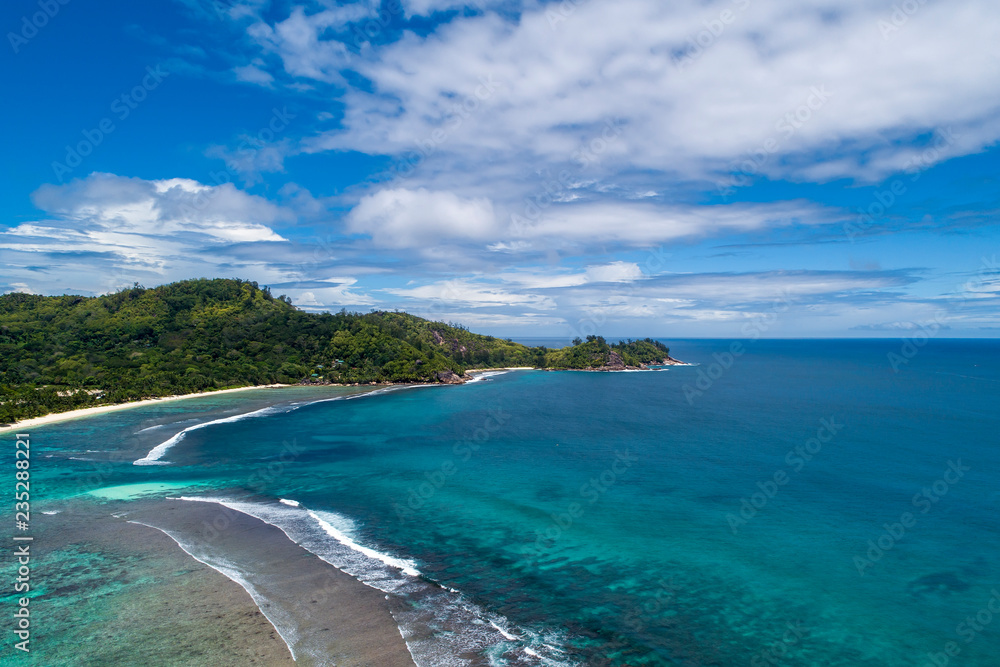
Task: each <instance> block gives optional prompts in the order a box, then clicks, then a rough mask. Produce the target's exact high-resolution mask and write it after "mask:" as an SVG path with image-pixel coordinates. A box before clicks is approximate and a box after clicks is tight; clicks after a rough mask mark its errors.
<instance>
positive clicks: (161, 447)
mask: <svg viewBox="0 0 1000 667" xmlns="http://www.w3.org/2000/svg"><path fill="white" fill-rule="evenodd" d="M436 386H441V385H399V386H392V387H383V388H382V389H376V390H374V391H367V392H363V393H359V394H351V395H349V396H334V397H331V398H320V399H317V400H315V401H306V402H298V403H290V404H287V405H280V406H279V405H272V406H268V407H266V408H261V409H260V410H254V411H253V412H245V413H243V414H239V415H233V416H231V417H223V418H221V419H213V420H211V421H207V422H203V423H201V424H195V425H193V426H188V427H187V428H185V429H183V430H182V431H178V432H177V433H175V434H174V435H173V437H171V438H170V439H168V440H164V441H163V442H161V443H160V444H158V445H157V446H156V447H153V449H151V450H150V451H149V453H148V454H146V455H145V456H144V457H142V458H141V459H137V460H135V461H133V462H132V465H137V466H162V465H169V462H167V461H161V460H160V459H162V458H163V456H164V455H165V454H166V453H167V451H169V450H170V448H171V447H173V446H174V445H176V444H177V443H178V442H180V441H181V440H183V439H184V438H185V436H187V434H188V433H190V432H191V431H197V430H198V429H201V428H206V427H209V426H215V425H216V424H231V423H234V422H238V421H242V420H244V419H253V418H255V417H266V416H268V415H274V414H280V413H284V412H291V411H292V410H298V409H299V408H302V407H305V406H307V405H316V404H317V403H329V402H330V401H349V400H352V399H356V398H365V397H368V396H378V395H381V394H385V393H388V392H390V391H399V390H402V389H416V388H417V387H436ZM152 428H160V427H159V426H153V427H150V429H152ZM143 430H144V431H145V430H149V429H143ZM139 432H140V433H141V431H139Z"/></svg>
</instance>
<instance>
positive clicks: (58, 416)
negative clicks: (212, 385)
mask: <svg viewBox="0 0 1000 667" xmlns="http://www.w3.org/2000/svg"><path fill="white" fill-rule="evenodd" d="M668 359H669V361H668V363H667V365H670V366H675V365H676V366H690V365H691V364H688V363H685V362H683V361H678V360H677V359H671V358H669V357H668ZM538 370H542V371H572V370H580V371H591V372H593V371H598V372H608V371H616V370H631V369H630V368H628V367H626V368H621V369H619V368H538V367H536V366H510V367H507V368H470V369H468V370H466V371H465V376H475V375H476V374H478V373H495V372H498V371H538ZM465 382H466V381H465V380H463V381H462V382H458V383H455V384H465ZM400 384H412V385H413V386H417V385H420V384H428V385H433V384H438V383H434V382H429V383H419V382H418V383H400ZM440 384H449V383H445V382H442V383H440ZM308 386H327V387H364V386H370V387H373V388H375V387H389V386H396V383H392V382H384V383H377V382H375V383H371V384H342V383H334V382H328V383H324V382H306V383H299V384H261V385H248V386H246V387H233V388H231V389H216V390H214V391H199V392H194V393H191V394H174V395H171V396H159V397H156V398H144V399H142V400H139V401H129V402H127V403H114V404H111V405H95V406H92V407H89V408H79V409H77V410H69V411H67V412H50V413H49V414H46V415H42V416H41V417H31V418H30V419H24V420H22V421H19V422H14V423H12V424H10V425H0V433H13V432H15V431H20V430H22V429H29V428H34V427H36V426H45V425H47V424H54V423H56V422H61V421H68V420H70V419H79V418H82V417H92V416H94V415H103V414H106V413H109V412H117V411H118V410H128V409H130V408H137V407H141V406H144V405H156V404H157V403H163V402H167V401H181V400H184V399H188V398H198V397H204V396H214V395H217V394H231V393H235V392H238V391H249V390H250V389H284V388H287V387H308Z"/></svg>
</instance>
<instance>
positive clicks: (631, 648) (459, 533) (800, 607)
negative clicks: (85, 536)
mask: <svg viewBox="0 0 1000 667" xmlns="http://www.w3.org/2000/svg"><path fill="white" fill-rule="evenodd" d="M671 348H672V352H671V354H672V355H673V356H675V357H678V358H680V359H684V360H685V361H690V362H694V363H696V364H699V365H695V366H688V367H672V368H670V369H668V370H666V371H662V372H648V373H622V374H604V373H558V372H540V371H517V372H511V373H507V374H503V375H494V376H492V377H489V378H487V379H485V380H482V381H479V382H476V383H472V384H469V385H465V386H455V387H431V388H420V389H408V390H396V391H391V392H384V393H380V394H379V395H369V396H365V397H359V398H357V399H356V400H334V401H324V402H312V401H315V400H316V399H318V398H330V397H340V396H342V395H344V394H346V393H347V392H346V390H337V389H334V388H326V389H322V390H321V389H317V388H302V389H299V388H295V389H291V390H284V391H289V392H293V393H294V395H293V394H292V393H289V394H288V397H289V398H288V399H287V401H283V405H282V406H281V407H280V408H279V409H274V410H271V411H269V412H268V413H266V414H263V415H261V416H257V417H254V418H247V419H241V420H229V421H225V422H220V423H216V424H213V425H211V426H207V427H204V428H198V429H193V430H187V431H186V432H185V433H184V436H183V437H182V438H179V439H177V440H176V441H175V442H174V443H173V444H172V445H171V446H170V447H169V449H167V450H166V451H165V452H164V454H163V456H162V457H161V459H160V462H162V463H164V465H149V466H136V465H133V464H132V463H133V461H135V460H138V459H142V458H144V457H145V456H147V455H148V454H149V452H150V451H152V450H154V448H156V447H157V446H158V445H160V444H162V443H165V442H168V441H169V440H171V439H172V438H174V436H175V435H177V434H178V433H180V432H181V431H183V430H184V429H190V427H191V426H195V425H199V424H203V423H206V422H208V421H213V420H218V419H222V418H227V417H232V416H234V415H237V414H243V413H250V412H253V411H254V410H259V409H261V408H263V407H267V406H268V405H270V404H272V403H274V402H275V400H274V396H275V394H273V393H271V394H267V395H265V394H263V393H261V394H260V395H257V394H256V392H247V393H248V394H250V395H230V396H228V397H226V396H219V397H214V398H213V397H209V398H204V399H193V400H190V401H183V402H176V403H172V404H164V405H162V406H151V407H143V408H137V409H135V410H130V411H123V412H118V413H113V414H109V415H104V416H100V417H93V418H88V419H85V420H78V421H74V422H68V423H64V424H54V425H50V426H46V427H40V428H38V429H35V430H34V431H33V432H32V436H33V441H32V450H33V455H34V456H35V457H37V460H36V461H35V462H34V465H35V467H34V468H33V475H36V476H34V477H33V480H35V479H37V480H38V487H37V491H36V494H37V495H35V494H33V499H34V501H35V509H36V511H40V510H50V511H56V510H66V509H67V508H69V510H70V511H72V507H73V504H74V503H76V502H83V501H82V500H79V499H78V498H82V497H83V496H80V495H79V494H86V497H87V498H90V500H88V501H87V502H95V501H99V500H101V499H105V500H106V499H110V498H114V499H128V498H135V497H137V496H138V495H139V494H142V496H143V497H145V498H148V497H149V495H148V494H149V493H152V494H154V495H155V494H157V493H159V494H162V495H169V496H185V497H203V498H204V497H214V498H217V499H219V498H221V499H224V500H226V501H227V502H229V503H230V504H234V503H247V504H246V505H234V506H236V507H241V508H242V509H243V510H245V511H247V513H250V514H253V515H255V516H258V517H259V518H263V519H265V520H267V521H268V522H270V523H274V524H275V525H279V526H280V527H282V528H283V529H284V530H285V532H286V533H287V534H288V535H289V536H290V537H292V539H294V540H296V541H297V542H299V543H300V544H302V545H303V546H305V547H306V548H307V549H309V550H310V551H313V552H314V553H316V554H317V555H319V556H320V557H322V558H324V559H325V560H328V561H329V562H331V563H333V564H335V565H337V566H338V567H340V568H341V569H343V570H345V571H347V572H349V573H350V574H352V575H354V576H356V577H358V578H360V579H362V580H363V581H366V583H369V584H370V585H373V586H376V587H378V588H380V589H381V590H384V591H387V592H389V593H391V594H393V595H398V596H401V597H402V598H403V600H404V601H405V602H406V604H405V605H404V608H403V611H401V612H400V613H399V614H397V621H399V623H400V624H401V626H402V627H403V632H404V636H405V637H407V638H408V639H409V642H410V647H411V651H412V652H413V654H414V656H415V657H416V658H417V660H418V662H420V663H421V664H423V665H438V664H456V665H459V664H473V663H478V664H498V665H501V664H510V665H515V664H516V665H520V664H559V663H561V664H574V663H576V664H588V665H726V666H728V665H746V664H751V665H766V664H782V665H819V664H823V665H923V664H925V663H928V662H929V661H930V655H932V654H937V653H939V652H942V651H944V650H945V647H946V645H947V644H948V643H949V642H955V644H956V646H957V647H959V648H960V649H961V654H960V658H958V659H956V662H957V660H961V663H960V664H963V665H977V666H978V665H983V666H985V665H994V664H995V656H996V655H1000V625H996V626H994V625H992V624H991V623H992V621H993V619H992V614H991V618H990V623H983V622H982V621H983V620H985V618H986V617H985V615H983V616H981V617H980V621H979V622H978V624H974V625H972V626H970V625H968V624H966V625H962V623H963V621H964V620H965V619H966V618H967V617H969V616H970V615H972V616H973V617H974V616H975V615H976V614H977V612H979V611H980V610H983V609H988V604H989V602H990V601H991V599H992V598H993V596H994V595H995V593H994V589H996V588H998V585H1000V577H998V572H997V565H996V559H995V554H996V553H997V552H998V548H1000V522H998V520H997V515H996V504H997V500H998V499H1000V465H998V464H1000V461H998V458H1000V454H998V448H997V444H998V443H997V439H998V436H997V433H998V432H1000V430H998V426H1000V417H998V416H997V409H996V407H997V405H998V404H1000V401H998V399H1000V354H998V352H1000V344H997V343H996V342H985V341H946V340H938V341H932V342H931V343H930V344H928V345H927V346H926V347H924V348H922V349H921V350H920V351H919V352H918V354H917V355H916V356H915V357H913V358H912V360H910V361H909V363H907V364H905V365H903V366H901V367H900V368H899V370H898V372H895V371H894V370H893V368H892V367H891V365H890V362H889V360H888V358H887V355H888V354H889V353H896V354H899V352H900V342H899V341H756V342H754V341H744V342H743V348H742V349H743V350H744V351H743V353H742V354H740V355H738V356H733V357H732V358H730V357H729V356H727V352H728V350H729V349H730V342H729V341H673V342H671ZM319 391H325V392H327V393H325V394H323V395H322V396H320V395H319V394H318V393H317V392H319ZM295 392H297V393H295ZM310 392H313V393H310ZM292 403H297V404H298V405H292ZM46 455H49V456H50V458H44V457H45V456H46ZM81 459H91V460H81ZM156 485H168V486H165V487H158V486H156ZM921 494H923V495H921ZM279 499H285V500H291V501H297V502H298V503H300V506H298V507H295V506H293V505H292V504H289V503H285V504H282V503H279V502H278V500H279ZM741 512H742V513H741ZM907 515H909V517H910V518H908V519H907V518H906V517H907ZM36 520H37V521H44V517H36ZM904 523H905V524H907V525H906V526H904V525H903V524H904ZM897 524H899V525H897ZM212 530H213V527H212V526H206V527H205V531H204V538H205V539H210V538H211V531H212ZM869 541H871V543H870V542H869ZM54 567H55V568H56V569H57V570H58V569H59V567H60V566H58V565H54ZM411 568H412V569H414V570H417V571H419V575H418V576H413V573H412V571H410V570H411ZM995 605H996V603H994V606H995ZM987 613H989V612H987ZM974 628H979V629H978V630H975V629H974ZM931 664H932V663H931Z"/></svg>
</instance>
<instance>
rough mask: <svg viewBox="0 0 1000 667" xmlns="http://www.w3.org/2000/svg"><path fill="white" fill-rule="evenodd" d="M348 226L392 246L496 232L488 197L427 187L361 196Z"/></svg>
mask: <svg viewBox="0 0 1000 667" xmlns="http://www.w3.org/2000/svg"><path fill="white" fill-rule="evenodd" d="M347 225H348V230H349V231H351V232H353V233H357V234H368V235H370V236H371V237H372V239H373V240H374V241H375V243H376V244H377V245H379V246H382V247H388V248H405V247H420V246H423V245H437V244H439V243H441V242H442V241H443V240H456V239H458V240H483V239H487V238H490V237H491V235H492V234H494V233H495V232H496V218H495V216H494V214H493V205H492V203H490V201H489V200H487V199H463V198H461V197H458V196H457V195H455V194H453V193H450V192H432V191H429V190H426V189H423V188H420V189H418V190H407V189H404V188H397V189H388V190H380V191H378V192H376V193H374V194H371V195H368V196H366V197H364V198H362V199H361V201H360V202H359V203H358V205H357V206H355V207H354V209H353V210H352V211H351V212H350V214H349V215H348V216H347Z"/></svg>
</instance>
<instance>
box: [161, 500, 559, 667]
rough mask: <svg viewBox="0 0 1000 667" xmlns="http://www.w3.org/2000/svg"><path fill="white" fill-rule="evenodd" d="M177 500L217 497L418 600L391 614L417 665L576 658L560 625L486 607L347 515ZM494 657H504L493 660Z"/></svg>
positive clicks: (359, 575)
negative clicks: (374, 541)
mask: <svg viewBox="0 0 1000 667" xmlns="http://www.w3.org/2000/svg"><path fill="white" fill-rule="evenodd" d="M180 500H187V501H194V502H211V503H216V504H219V505H222V506H224V507H227V508H229V509H232V510H234V511H237V512H242V513H244V514H248V515H250V516H253V517H255V518H257V519H259V520H261V521H264V522H265V523H267V524H270V525H272V526H274V527H276V528H278V529H279V530H281V531H282V532H283V533H284V534H285V535H286V536H288V538H289V539H290V540H292V541H293V542H295V543H296V544H298V545H299V546H301V547H302V548H304V549H306V550H307V551H309V552H311V553H313V554H314V555H316V556H318V557H319V558H320V559H321V560H323V561H325V562H327V563H329V564H330V565H332V566H334V567H336V568H337V569H339V570H341V571H342V572H345V573H347V574H349V575H351V576H352V577H354V578H355V579H357V580H358V581H360V582H362V583H364V584H366V585H368V586H371V587H372V588H375V589H376V590H379V591H382V592H383V593H387V594H392V595H396V596H400V597H403V598H406V599H410V600H414V601H419V603H418V604H414V605H410V606H407V607H406V608H405V609H403V610H401V611H400V610H397V611H394V612H393V616H394V618H395V619H396V622H397V624H398V626H399V632H400V635H401V636H402V637H403V639H404V640H405V641H406V645H407V648H408V649H409V651H410V654H411V656H412V657H413V662H414V664H415V665H417V667H471V665H472V663H471V662H470V661H469V660H468V659H466V658H463V657H460V656H464V655H476V654H483V653H484V652H489V653H490V654H491V658H490V662H491V664H497V665H541V664H544V665H552V666H560V667H563V666H565V667H569V666H571V665H576V664H577V663H575V662H573V661H572V660H568V659H567V658H566V654H565V652H564V651H562V650H560V649H558V648H555V646H554V645H558V644H560V643H562V640H563V638H564V633H562V631H553V630H552V629H546V630H543V631H536V630H532V629H530V628H522V627H516V626H514V625H513V624H512V623H511V622H510V621H509V619H507V618H506V617H505V616H502V615H500V614H495V613H493V612H489V611H487V610H485V609H483V608H482V607H480V606H479V605H477V604H475V603H474V602H471V601H470V600H468V599H467V598H466V597H465V596H464V595H463V594H462V593H461V592H460V591H457V590H455V589H454V588H451V587H442V586H440V585H438V584H435V583H431V582H430V581H429V580H427V578H426V577H425V576H423V575H421V574H420V572H419V570H418V569H417V566H416V563H414V562H413V561H411V560H408V559H404V558H399V557H396V556H393V555H390V554H386V553H383V552H381V551H378V550H376V549H373V548H371V547H368V546H365V545H363V544H360V543H359V541H358V539H357V537H356V527H355V524H354V522H353V521H352V520H351V519H349V518H348V517H346V516H343V515H340V514H337V513H335V512H328V511H320V510H317V511H312V510H310V509H308V508H306V507H303V506H302V505H301V504H300V505H299V506H298V507H295V506H292V505H290V504H288V503H284V502H271V503H268V502H244V501H238V500H233V499H229V498H210V497H184V496H182V497H181V498H180ZM443 628H460V629H461V630H456V631H447V630H442V629H443ZM528 650H531V651H533V653H532V654H529V653H527V651H528ZM494 658H497V659H499V660H500V662H494Z"/></svg>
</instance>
